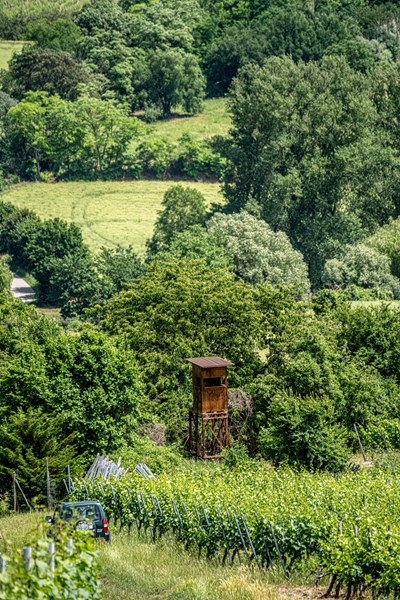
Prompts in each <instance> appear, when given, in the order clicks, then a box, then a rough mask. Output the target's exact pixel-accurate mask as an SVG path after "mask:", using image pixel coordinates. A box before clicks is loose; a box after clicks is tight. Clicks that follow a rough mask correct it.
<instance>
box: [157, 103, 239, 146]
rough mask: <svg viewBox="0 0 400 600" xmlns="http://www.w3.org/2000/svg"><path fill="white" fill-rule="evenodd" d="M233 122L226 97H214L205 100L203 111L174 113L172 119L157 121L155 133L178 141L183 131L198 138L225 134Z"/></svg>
mask: <svg viewBox="0 0 400 600" xmlns="http://www.w3.org/2000/svg"><path fill="white" fill-rule="evenodd" d="M230 124H231V120H230V117H229V115H228V113H227V109H226V101H225V100H224V98H213V99H210V100H206V101H205V102H204V109H203V112H202V113H200V114H198V115H194V116H188V115H185V114H180V113H174V115H173V116H172V117H171V118H170V119H165V120H163V121H157V123H155V124H154V126H153V127H154V132H153V135H160V136H163V137H166V138H168V139H170V140H171V141H172V142H176V141H178V139H179V138H180V137H181V135H182V134H183V133H190V134H191V135H193V136H194V137H195V138H197V139H201V140H203V139H206V138H210V137H212V136H213V135H223V134H225V133H226V132H227V131H228V129H229V127H230Z"/></svg>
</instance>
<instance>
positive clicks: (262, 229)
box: [207, 211, 309, 291]
mask: <svg viewBox="0 0 400 600" xmlns="http://www.w3.org/2000/svg"><path fill="white" fill-rule="evenodd" d="M207 228H208V231H209V232H210V233H211V235H212V236H213V237H214V238H216V239H217V240H218V241H219V243H220V245H221V246H222V247H224V248H225V250H226V252H227V254H228V255H229V256H230V257H231V259H232V263H233V270H234V272H235V274H236V275H237V276H238V277H240V278H241V279H243V280H244V281H247V282H248V283H252V284H256V283H263V282H264V281H269V282H270V283H272V284H273V285H286V286H290V285H293V286H296V287H298V288H299V290H301V291H307V290H308V289H309V281H308V273H307V266H306V264H305V262H304V259H303V257H302V255H301V253H300V252H298V251H297V250H294V249H293V247H292V245H291V243H290V241H289V238H288V236H287V235H286V234H285V233H283V232H282V231H278V232H274V231H272V229H271V228H270V226H269V225H268V224H267V223H265V221H262V220H260V219H257V218H256V217H253V216H252V215H250V214H249V213H248V212H246V211H242V212H241V213H238V214H234V215H222V214H216V215H215V216H214V217H213V218H212V219H211V220H210V221H209V222H208V224H207Z"/></svg>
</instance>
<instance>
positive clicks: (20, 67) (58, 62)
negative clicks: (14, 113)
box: [7, 47, 90, 100]
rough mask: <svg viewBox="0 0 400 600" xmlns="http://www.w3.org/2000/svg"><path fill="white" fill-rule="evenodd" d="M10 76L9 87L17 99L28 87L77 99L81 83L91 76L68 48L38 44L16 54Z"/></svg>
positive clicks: (87, 80) (29, 89)
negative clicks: (59, 48) (44, 46)
mask: <svg viewBox="0 0 400 600" xmlns="http://www.w3.org/2000/svg"><path fill="white" fill-rule="evenodd" d="M9 78H10V80H11V84H10V88H11V89H10V90H7V91H9V92H10V93H11V95H13V96H15V97H16V98H18V99H20V98H22V97H23V96H24V95H25V94H26V93H27V92H29V91H39V90H40V91H44V92H48V93H49V94H58V95H59V96H60V97H61V98H66V99H68V100H74V99H76V98H77V97H78V94H79V84H82V83H88V82H89V80H90V76H89V74H88V71H87V70H86V69H85V67H84V66H83V65H81V64H80V63H78V62H77V61H76V60H75V59H73V58H72V56H70V55H69V54H67V53H66V52H58V51H57V50H52V49H50V48H35V47H33V48H31V47H28V48H26V49H25V50H24V51H23V52H22V53H21V54H16V55H14V56H13V58H12V59H11V61H10V63H9Z"/></svg>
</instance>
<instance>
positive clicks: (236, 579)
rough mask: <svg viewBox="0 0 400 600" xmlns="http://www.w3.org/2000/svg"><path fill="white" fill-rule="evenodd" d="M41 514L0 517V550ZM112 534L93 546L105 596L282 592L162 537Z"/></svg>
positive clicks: (31, 531) (252, 599)
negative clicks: (151, 538) (107, 540)
mask: <svg viewBox="0 0 400 600" xmlns="http://www.w3.org/2000/svg"><path fill="white" fill-rule="evenodd" d="M45 514H46V513H43V512H38V513H32V514H29V513H26V514H21V515H12V516H10V517H4V518H2V519H0V533H1V536H2V538H1V539H0V553H1V552H3V553H5V552H7V553H14V552H15V551H17V550H18V549H20V548H21V547H22V546H23V545H24V544H28V543H29V542H31V541H32V540H33V539H35V538H37V537H40V536H43V535H45V532H46V528H47V527H46V524H45V522H44V517H45ZM112 535H113V540H112V545H111V546H109V545H108V544H102V543H99V545H98V548H99V552H100V555H99V561H100V566H101V578H102V584H103V599H104V600H120V598H124V600H139V599H141V600H145V599H148V600H150V599H152V600H155V599H158V600H211V599H213V600H214V599H215V598H218V599H219V600H275V599H276V598H281V597H283V596H284V595H286V594H285V593H282V591H281V590H280V589H279V588H278V587H277V586H275V585H272V584H271V583H270V582H269V576H268V574H267V573H260V572H259V571H257V570H255V569H251V568H248V567H243V566H242V567H241V566H235V567H233V568H231V567H228V566H226V567H222V566H221V565H219V564H217V563H213V562H207V561H205V560H198V559H197V558H196V557H195V556H194V555H192V554H190V553H188V552H185V551H184V550H183V549H181V548H180V547H179V546H178V545H177V544H175V543H173V542H170V541H167V540H165V541H160V542H157V543H151V542H148V541H147V540H145V539H143V538H138V537H137V536H136V535H132V536H128V535H127V534H124V533H123V534H116V533H115V532H113V533H112ZM303 591H304V589H303Z"/></svg>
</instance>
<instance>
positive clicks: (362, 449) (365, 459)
mask: <svg viewBox="0 0 400 600" xmlns="http://www.w3.org/2000/svg"><path fill="white" fill-rule="evenodd" d="M354 431H355V432H356V436H357V439H358V444H359V446H360V450H361V454H362V455H363V459H364V462H367V457H366V456H365V452H364V448H363V445H362V443H361V438H360V434H359V433H358V429H357V425H356V424H355V423H354Z"/></svg>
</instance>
